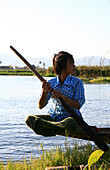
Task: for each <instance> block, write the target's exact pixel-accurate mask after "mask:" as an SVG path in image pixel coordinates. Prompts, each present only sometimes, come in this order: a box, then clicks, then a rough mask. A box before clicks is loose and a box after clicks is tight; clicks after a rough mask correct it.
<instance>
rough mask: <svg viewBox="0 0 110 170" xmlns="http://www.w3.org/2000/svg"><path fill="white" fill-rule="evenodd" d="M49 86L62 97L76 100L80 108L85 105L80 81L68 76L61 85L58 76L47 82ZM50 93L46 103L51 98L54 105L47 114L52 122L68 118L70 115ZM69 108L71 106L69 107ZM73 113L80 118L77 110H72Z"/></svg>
mask: <svg viewBox="0 0 110 170" xmlns="http://www.w3.org/2000/svg"><path fill="white" fill-rule="evenodd" d="M48 82H49V83H50V84H51V87H52V88H53V89H55V90H58V91H60V92H61V93H62V94H63V95H64V96H66V97H68V98H70V99H73V100H78V102H79V104H80V108H81V107H82V105H83V104H84V103H85V95H84V87H83V83H82V80H81V79H79V78H76V77H73V76H70V75H69V76H68V77H67V78H66V79H65V81H64V83H63V84H60V81H59V76H57V77H54V78H52V79H51V80H49V81H48ZM51 96H52V93H51V92H49V93H48V95H47V98H46V103H45V105H46V104H47V103H48V101H49V99H50V98H51V99H52V101H53V103H54V105H53V106H52V107H51V108H50V110H49V111H48V113H49V114H50V116H51V117H52V118H53V121H61V120H63V119H64V118H66V117H69V116H70V115H69V114H68V112H67V111H66V110H65V109H64V107H63V106H62V105H61V103H60V101H59V100H58V99H56V98H52V97H51ZM70 107H71V106H70ZM71 108H72V109H73V111H75V112H76V113H77V114H78V115H79V116H81V113H80V111H79V110H78V109H76V108H73V107H71Z"/></svg>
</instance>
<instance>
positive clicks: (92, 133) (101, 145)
mask: <svg viewBox="0 0 110 170" xmlns="http://www.w3.org/2000/svg"><path fill="white" fill-rule="evenodd" d="M10 48H11V49H12V50H13V51H14V52H15V53H16V54H17V55H18V56H19V57H20V59H21V60H22V61H23V62H24V63H25V64H26V65H27V66H28V67H29V68H30V69H31V70H32V72H33V73H34V74H35V75H36V76H37V77H38V78H39V79H40V81H41V82H43V81H45V79H44V78H43V77H42V76H41V75H40V74H39V73H38V72H37V71H36V70H35V68H34V67H33V66H32V65H31V64H29V62H28V61H27V60H26V59H25V58H24V57H23V56H22V55H21V54H20V53H19V52H18V51H17V50H16V49H15V48H13V47H12V46H10ZM53 90H54V89H52V91H53ZM59 100H60V102H61V104H62V106H63V107H64V108H65V110H66V111H67V112H68V113H69V114H70V116H71V117H72V118H73V119H75V121H76V122H77V123H78V125H79V126H80V127H81V128H82V129H83V130H84V131H85V132H86V133H87V134H88V136H90V138H91V140H92V141H94V143H95V144H96V145H97V146H98V147H99V148H100V149H102V150H103V151H105V152H106V151H108V149H109V147H108V146H107V144H106V143H105V142H104V141H103V139H102V138H101V137H100V136H99V135H98V134H97V133H96V132H95V131H94V130H93V129H91V127H90V126H89V125H88V124H87V123H86V122H85V121H84V120H83V119H82V118H80V117H79V116H78V115H77V114H76V113H75V112H74V111H73V110H72V109H71V108H70V106H69V105H68V104H67V103H66V102H65V101H64V100H63V99H62V98H61V97H60V98H59Z"/></svg>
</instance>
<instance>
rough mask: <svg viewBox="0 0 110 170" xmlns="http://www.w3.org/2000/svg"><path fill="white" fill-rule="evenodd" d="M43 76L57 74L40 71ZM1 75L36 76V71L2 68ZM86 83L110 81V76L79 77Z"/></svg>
mask: <svg viewBox="0 0 110 170" xmlns="http://www.w3.org/2000/svg"><path fill="white" fill-rule="evenodd" d="M40 74H41V75H42V76H43V77H55V76H56V74H44V73H40ZM0 75H9V76H12V75H17V76H34V73H32V71H30V70H0ZM79 78H80V79H82V81H83V82H84V83H97V84H98V83H100V84H101V83H110V77H96V78H93V77H92V78H91V77H90V78H87V77H83V76H82V77H79Z"/></svg>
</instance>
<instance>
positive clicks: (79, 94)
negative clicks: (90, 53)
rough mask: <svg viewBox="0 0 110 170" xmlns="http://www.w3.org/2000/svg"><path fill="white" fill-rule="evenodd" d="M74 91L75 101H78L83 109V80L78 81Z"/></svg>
mask: <svg viewBox="0 0 110 170" xmlns="http://www.w3.org/2000/svg"><path fill="white" fill-rule="evenodd" d="M74 90H75V96H74V100H78V102H79V104H80V108H81V107H82V105H83V104H84V103H85V94H84V86H83V82H82V80H81V79H79V80H78V81H77V83H76V85H75V89H74Z"/></svg>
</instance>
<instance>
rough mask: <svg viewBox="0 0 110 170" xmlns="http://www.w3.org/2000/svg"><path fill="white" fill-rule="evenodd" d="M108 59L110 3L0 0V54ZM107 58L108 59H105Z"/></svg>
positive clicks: (95, 1)
mask: <svg viewBox="0 0 110 170" xmlns="http://www.w3.org/2000/svg"><path fill="white" fill-rule="evenodd" d="M10 45H12V46H13V47H15V48H16V49H17V50H18V51H19V52H20V53H21V54H22V55H23V56H25V57H26V58H28V57H45V58H50V59H51V58H52V57H53V54H54V53H57V52H59V51H61V50H64V51H68V52H70V53H71V54H73V56H74V57H77V58H80V57H85V56H102V57H107V58H110V50H109V48H110V1H109V0H0V53H4V54H8V55H12V56H14V55H15V54H14V53H13V52H12V51H11V49H10V48H9V46H10ZM106 54H107V55H106Z"/></svg>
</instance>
